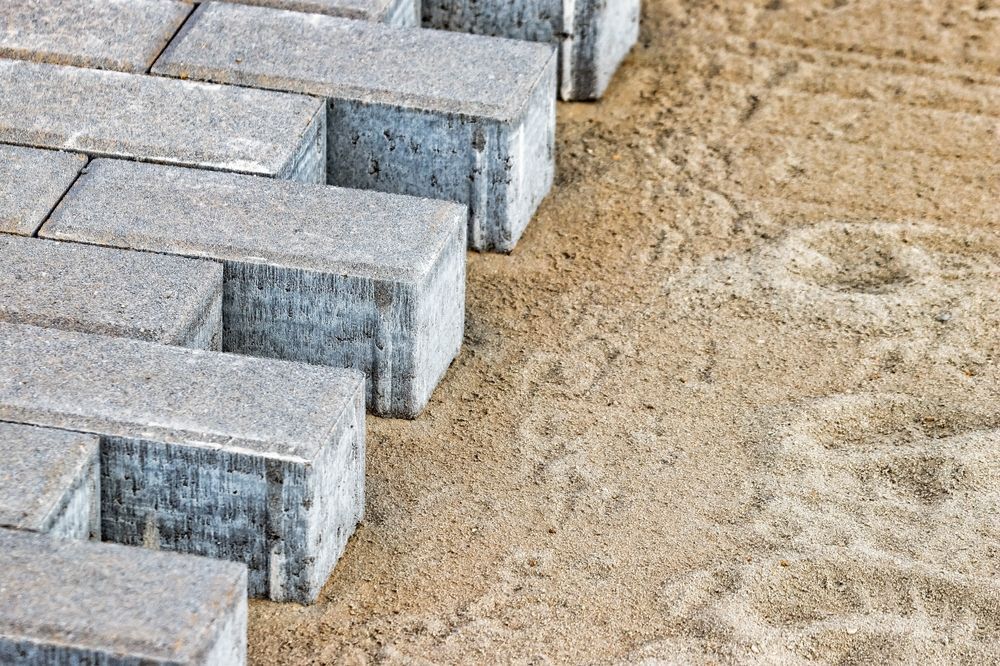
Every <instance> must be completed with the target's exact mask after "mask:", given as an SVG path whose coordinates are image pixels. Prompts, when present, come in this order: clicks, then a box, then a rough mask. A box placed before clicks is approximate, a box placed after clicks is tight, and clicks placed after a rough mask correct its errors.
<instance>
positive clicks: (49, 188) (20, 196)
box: [0, 95, 87, 236]
mask: <svg viewBox="0 0 1000 666" xmlns="http://www.w3.org/2000/svg"><path fill="white" fill-rule="evenodd" d="M0 97H2V95H0ZM0 104H2V102H0ZM86 163H87V157H86V155H80V154H79V153H61V152H57V151H54V150H37V149H35V148H23V147H21V146H5V145H2V144H0V233H6V234H20V235H22V236H31V235H32V234H34V233H35V232H36V231H38V227H40V226H42V222H44V221H45V218H46V217H48V216H49V213H50V212H52V209H53V208H55V206H56V204H57V203H59V199H61V198H62V195H63V194H65V193H66V190H68V189H69V186H70V185H72V184H73V181H74V180H76V176H77V174H79V173H80V169H82V168H83V166H84V165H85V164H86Z"/></svg>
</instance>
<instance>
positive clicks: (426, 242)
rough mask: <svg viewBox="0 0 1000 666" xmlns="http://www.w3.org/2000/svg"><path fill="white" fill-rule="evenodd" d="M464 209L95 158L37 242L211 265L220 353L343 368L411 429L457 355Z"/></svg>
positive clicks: (378, 406) (378, 407)
mask: <svg viewBox="0 0 1000 666" xmlns="http://www.w3.org/2000/svg"><path fill="white" fill-rule="evenodd" d="M466 219H467V217H466V211H465V208H464V207H463V206H461V205H460V204H456V203H450V202H446V201H435V200H431V199H418V198H415V197H408V196H400V195H391V194H383V193H379V192H370V191H362V190H348V189H343V188H339V187H330V186H320V185H301V184H298V183H287V182H281V181H275V180H269V179H264V178H253V177H250V176H239V175H234V174H224V173H208V172H204V171H197V170H192V169H181V168H177V167H165V166H159V165H151V164H140V163H135V162H123V161H120V160H102V159H99V160H94V161H93V162H91V164H90V167H89V168H88V169H87V173H86V174H84V175H83V176H81V178H80V179H79V180H78V181H77V183H76V184H75V186H74V187H73V188H72V189H71V190H70V192H69V193H68V194H67V195H66V197H65V198H64V199H63V201H62V203H61V204H60V206H59V207H58V208H57V209H56V210H55V211H54V212H53V214H52V216H51V218H50V219H49V221H48V222H47V223H46V224H45V225H44V226H43V227H42V230H41V232H40V234H41V235H42V236H43V237H45V238H56V239H60V240H64V241H75V242H81V243H93V244H95V245H104V246H111V247H118V248H124V249H129V250H146V251H151V252H161V253H167V254H179V255H186V256H191V257H202V258H208V259H214V260H217V261H220V262H223V264H224V265H225V284H224V287H223V349H224V350H225V351H228V352H235V353H241V354H250V355H253V356H268V357H273V358H282V359H287V360H294V361H305V362H309V363H317V364H323V365H330V366H333V367H350V368H356V369H358V370H361V371H363V372H364V373H365V374H366V375H367V376H368V380H369V381H368V382H367V398H368V399H367V403H368V405H369V408H370V409H372V411H374V412H376V413H378V414H380V415H383V416H400V417H414V416H416V415H417V414H419V413H420V411H421V410H422V409H423V408H424V406H425V405H426V404H427V401H428V400H429V399H430V396H431V393H432V392H433V390H434V388H435V387H436V386H437V384H438V382H439V381H440V379H441V378H442V377H443V376H444V374H445V372H446V371H447V369H448V366H449V365H450V364H451V362H452V360H453V359H454V358H455V356H457V354H458V352H459V349H460V348H461V344H462V337H463V330H464V325H465V265H466V263H465V262H466V252H465V248H466V238H465V232H466Z"/></svg>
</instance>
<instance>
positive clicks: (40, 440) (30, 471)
mask: <svg viewBox="0 0 1000 666" xmlns="http://www.w3.org/2000/svg"><path fill="white" fill-rule="evenodd" d="M98 446H99V440H98V438H97V437H95V436H93V435H83V434H80V433H75V432H67V431H64V430H52V429H50V428H38V427H36V426H28V425H20V424H16V423H2V422H0V527H4V528H10V529H17V530H28V531H31V532H45V533H49V534H52V535H53V536H59V537H65V538H70V539H89V538H91V537H94V538H99V537H100V534H101V524H100V516H101V513H100V472H99V471H98V454H99V448H98Z"/></svg>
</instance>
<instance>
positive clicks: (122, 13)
mask: <svg viewBox="0 0 1000 666" xmlns="http://www.w3.org/2000/svg"><path fill="white" fill-rule="evenodd" d="M192 9H193V7H192V5H191V4H189V3H187V2H177V1H176V0H113V1H112V2H108V1H107V0H17V1H16V2H6V3H4V7H3V21H2V22H0V58H17V59H23V60H34V61H36V62H49V63H53V64H56V65H74V66H76V67H94V68H98V69H112V70H117V71H120V72H136V73H143V72H147V71H149V67H150V66H151V65H152V64H153V61H154V60H156V56H158V55H159V54H160V51H162V50H163V47H165V46H166V45H167V42H169V41H170V38H171V37H173V35H174V33H175V32H177V29H178V28H180V27H181V24H182V23H183V22H184V19H185V18H187V15H188V14H189V13H190V12H191V10H192Z"/></svg>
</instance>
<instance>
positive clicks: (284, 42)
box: [0, 0, 638, 664]
mask: <svg viewBox="0 0 1000 666" xmlns="http://www.w3.org/2000/svg"><path fill="white" fill-rule="evenodd" d="M255 5H256V6H255ZM421 16H422V18H423V21H424V25H425V26H432V27H441V28H448V29H451V30H460V31H465V32H472V33H480V34H487V35H500V36H507V37H514V38H518V39H522V40H533V41H535V42H540V43H531V42H529V41H514V40H508V39H498V38H494V37H486V36H478V35H467V34H460V33H454V32H443V31H437V30H425V29H419V28H417V27H416V25H417V24H418V23H419V22H420V20H419V19H420V18H421ZM358 19H367V20H358ZM4 20H5V23H4V24H2V25H0V29H4V28H6V32H0V482H2V485H0V662H2V663H8V662H14V663H26V664H29V663H30V664H41V663H63V662H66V663H91V662H99V663H108V664H114V663H132V661H130V660H133V661H134V660H137V659H138V660H146V662H150V663H183V664H189V663H190V664H194V663H203V664H230V663H233V664H238V663H243V662H244V661H245V655H246V645H245V633H246V597H247V594H248V593H249V594H250V595H253V596H260V597H269V598H271V599H275V600H284V601H297V602H302V603H309V602H311V601H314V600H315V599H316V597H317V596H318V594H319V591H320V589H321V587H322V585H323V583H324V581H325V580H326V578H327V576H328V575H329V573H330V571H331V570H332V568H333V566H334V565H335V564H336V561H337V559H338V558H339V557H340V555H341V553H342V552H343V550H344V548H345V547H346V544H347V540H348V538H349V537H350V535H351V534H352V533H353V531H354V529H355V527H356V525H357V524H358V522H359V521H360V520H361V517H362V514H363V511H364V476H365V463H364V460H365V432H364V414H365V411H366V408H367V410H368V411H371V412H374V413H376V414H379V415H383V416H392V417H407V418H412V417H415V416H417V415H418V414H419V413H420V412H421V410H422V409H423V408H424V407H425V406H426V404H427V402H428V401H429V399H430V396H431V393H432V391H433V390H434V387H435V386H436V385H437V383H438V382H439V381H440V379H441V377H442V376H443V375H444V373H445V372H446V370H447V368H448V365H449V364H450V363H451V361H452V360H453V359H454V358H455V356H456V355H457V353H458V351H459V347H460V345H461V340H462V332H463V327H464V317H465V250H466V248H467V247H471V248H473V249H476V250H487V251H500V252H509V251H511V250H512V249H513V248H514V246H515V244H516V243H517V241H518V238H519V237H520V236H521V234H522V232H523V231H524V229H525V227H526V226H527V224H528V222H529V220H530V219H531V217H532V215H533V214H534V212H535V210H536V209H537V207H538V205H539V204H540V202H541V201H542V199H543V198H544V197H545V196H546V194H547V192H548V190H549V188H550V187H551V184H552V180H553V172H554V134H555V99H556V97H557V92H558V93H559V94H561V96H562V97H563V98H564V99H586V98H594V97H598V96H600V94H601V93H602V92H603V90H604V88H605V87H606V86H607V83H608V80H609V79H610V76H611V74H612V73H613V71H614V69H615V68H616V67H617V65H618V63H619V62H620V61H621V59H622V58H623V57H624V55H625V53H627V51H628V50H629V48H630V47H631V46H632V44H633V43H634V41H635V39H636V36H637V28H638V0H622V1H621V2H617V1H611V0H607V1H605V0H584V1H581V0H577V1H576V2H575V3H574V2H569V0H514V1H511V0H495V1H494V0H489V1H483V0H477V1H476V2H469V1H468V0H426V4H424V6H423V8H422V9H421V7H420V6H419V5H417V4H414V3H413V2H412V0H245V1H244V2H242V3H214V2H213V3H204V4H201V5H199V6H192V5H189V4H186V3H182V2H174V1H173V0H127V1H124V2H116V3H105V2H101V0H59V1H56V0H29V1H28V2H23V1H18V2H10V3H7V5H6V6H5V7H4ZM109 70H113V71H109ZM193 79H196V80H200V81H198V82H196V81H194V80H193ZM348 188H349V189H348ZM221 351H224V352H230V353H220V352H221ZM95 540H103V541H113V542H117V544H126V545H129V546H145V548H125V547H123V546H121V545H115V544H108V543H95V542H94V541H95ZM154 551H172V552H154ZM198 556H202V557H198ZM123 618H126V619H124V620H123Z"/></svg>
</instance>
